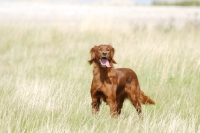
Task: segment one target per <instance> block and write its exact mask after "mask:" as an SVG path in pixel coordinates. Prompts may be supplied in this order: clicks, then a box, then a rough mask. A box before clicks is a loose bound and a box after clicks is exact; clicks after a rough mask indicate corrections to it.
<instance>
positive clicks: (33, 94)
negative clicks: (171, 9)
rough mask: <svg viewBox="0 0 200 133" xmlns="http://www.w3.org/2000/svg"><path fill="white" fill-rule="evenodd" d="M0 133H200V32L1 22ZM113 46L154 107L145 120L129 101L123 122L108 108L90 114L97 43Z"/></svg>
mask: <svg viewBox="0 0 200 133" xmlns="http://www.w3.org/2000/svg"><path fill="white" fill-rule="evenodd" d="M0 29H1V30H0V75H1V76H0V132H2V133H6V132H7V133H44V132H45V133H68V132H69V133H130V132H136V133H155V132H156V133H200V106H199V103H200V52H199V50H200V28H199V27H196V26H193V25H186V26H185V27H182V28H176V27H173V26H172V27H167V28H166V27H162V26H157V27H154V28H146V27H142V26H141V27H139V26H135V25H134V24H126V25H123V26H122V27H119V26H115V25H114V23H112V22H104V23H100V22H99V23H94V24H91V25H84V24H83V25H82V26H80V27H76V28H70V27H68V26H67V25H66V24H49V25H45V24H32V25H31V24H0ZM101 43H110V44H112V46H113V47H114V48H115V51H116V52H115V56H114V58H115V60H116V61H117V64H116V65H115V67H128V68H132V69H133V70H134V71H135V72H136V73H137V75H138V78H139V82H140V85H141V89H142V90H143V91H144V92H145V93H146V94H147V95H148V96H150V97H151V98H152V99H154V100H155V102H156V105H153V106H142V109H143V116H144V119H143V120H140V119H139V117H138V116H137V113H136V110H135V108H134V107H133V106H132V105H131V103H130V102H129V101H125V104H124V107H123V109H122V114H121V116H120V117H119V118H114V119H112V118H110V115H109V108H108V106H107V105H106V104H102V106H101V111H100V113H99V114H98V115H97V116H93V115H92V114H91V98H90V85H91V80H92V69H93V67H92V66H90V65H89V64H88V62H87V61H88V60H89V59H90V54H89V50H90V48H92V47H93V46H94V45H99V44H101Z"/></svg>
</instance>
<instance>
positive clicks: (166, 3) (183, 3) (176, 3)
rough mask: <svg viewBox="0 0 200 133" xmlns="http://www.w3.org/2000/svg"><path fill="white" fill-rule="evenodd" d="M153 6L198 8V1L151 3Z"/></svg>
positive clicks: (199, 3)
mask: <svg viewBox="0 0 200 133" xmlns="http://www.w3.org/2000/svg"><path fill="white" fill-rule="evenodd" d="M152 5H155V6H200V1H199V0H183V1H158V0H155V1H153V2H152Z"/></svg>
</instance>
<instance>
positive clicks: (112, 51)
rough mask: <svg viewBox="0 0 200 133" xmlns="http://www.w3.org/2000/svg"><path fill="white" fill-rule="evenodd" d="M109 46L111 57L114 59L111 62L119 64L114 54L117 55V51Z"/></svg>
mask: <svg viewBox="0 0 200 133" xmlns="http://www.w3.org/2000/svg"><path fill="white" fill-rule="evenodd" d="M108 46H109V47H110V52H111V57H112V59H111V61H112V63H114V64H117V62H116V61H115V60H114V59H113V57H114V54H115V49H114V48H113V47H112V45H110V44H109V45H108Z"/></svg>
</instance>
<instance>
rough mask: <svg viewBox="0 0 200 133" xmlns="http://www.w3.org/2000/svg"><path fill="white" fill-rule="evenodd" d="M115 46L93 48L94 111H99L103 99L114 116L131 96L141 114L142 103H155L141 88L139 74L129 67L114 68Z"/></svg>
mask: <svg viewBox="0 0 200 133" xmlns="http://www.w3.org/2000/svg"><path fill="white" fill-rule="evenodd" d="M114 51H115V50H114V48H113V47H112V46H111V45H99V46H94V47H93V48H92V49H91V50H90V53H91V59H90V60H89V61H88V62H89V63H90V64H93V65H94V70H93V80H92V85H91V91H90V92H91V97H92V112H93V113H95V114H96V113H97V112H98V111H99V106H100V104H101V100H103V101H104V102H106V103H107V104H108V105H109V106H110V114H111V116H112V117H114V116H117V115H119V114H120V113H121V109H122V106H123V102H124V100H125V99H126V98H129V99H130V101H131V103H132V104H133V106H134V107H135V108H136V110H137V112H138V114H139V116H141V113H142V110H141V103H142V104H155V102H154V101H153V100H151V99H150V98H149V97H148V96H146V95H145V94H144V93H143V92H142V91H141V89H140V86H139V82H138V78H137V75H136V74H135V72H134V71H133V70H131V69H128V68H117V69H114V68H113V63H115V64H116V61H115V60H114V59H113V56H114Z"/></svg>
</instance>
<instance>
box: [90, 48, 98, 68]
mask: <svg viewBox="0 0 200 133" xmlns="http://www.w3.org/2000/svg"><path fill="white" fill-rule="evenodd" d="M97 47H98V46H94V47H93V48H91V49H90V54H91V59H90V60H89V61H88V62H89V64H90V65H91V64H92V63H93V61H94V59H95V53H96V49H97Z"/></svg>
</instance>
